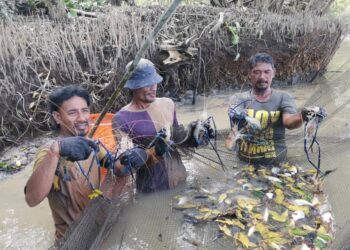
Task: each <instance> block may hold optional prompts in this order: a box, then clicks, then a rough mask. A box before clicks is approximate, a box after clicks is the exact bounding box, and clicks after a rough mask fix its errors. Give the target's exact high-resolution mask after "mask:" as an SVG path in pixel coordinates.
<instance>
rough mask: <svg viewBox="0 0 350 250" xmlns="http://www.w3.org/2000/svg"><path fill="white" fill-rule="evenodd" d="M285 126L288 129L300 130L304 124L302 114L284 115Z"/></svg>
mask: <svg viewBox="0 0 350 250" xmlns="http://www.w3.org/2000/svg"><path fill="white" fill-rule="evenodd" d="M282 120H283V125H284V126H285V127H286V128H287V129H295V128H299V127H300V126H301V125H302V124H303V118H302V115H301V114H300V113H296V114H283V116H282Z"/></svg>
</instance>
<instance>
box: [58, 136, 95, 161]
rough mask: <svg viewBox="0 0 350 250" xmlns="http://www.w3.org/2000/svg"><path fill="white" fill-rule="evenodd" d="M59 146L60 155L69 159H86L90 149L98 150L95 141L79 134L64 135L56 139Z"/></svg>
mask: <svg viewBox="0 0 350 250" xmlns="http://www.w3.org/2000/svg"><path fill="white" fill-rule="evenodd" d="M58 143H59V147H60V156H62V157H65V158H67V160H69V161H81V160H85V159H87V158H88V157H89V156H90V154H91V151H92V150H93V149H94V150H96V151H98V146H97V144H96V143H95V142H93V141H91V140H89V139H86V138H84V137H81V136H74V137H66V138H62V139H60V140H59V141H58Z"/></svg>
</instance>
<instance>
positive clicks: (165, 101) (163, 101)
mask: <svg viewBox="0 0 350 250" xmlns="http://www.w3.org/2000/svg"><path fill="white" fill-rule="evenodd" d="M155 105H156V106H157V107H164V106H166V107H174V106H175V103H174V101H173V100H171V99H170V98H168V97H157V99H156V101H155Z"/></svg>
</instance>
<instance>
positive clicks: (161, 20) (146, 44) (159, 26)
mask: <svg viewBox="0 0 350 250" xmlns="http://www.w3.org/2000/svg"><path fill="white" fill-rule="evenodd" d="M180 2H181V0H174V1H173V2H172V4H171V5H170V6H169V8H168V9H167V11H166V12H165V13H164V14H163V15H162V16H161V17H160V18H159V20H158V22H157V24H156V26H155V27H154V28H153V30H152V31H151V34H149V36H148V37H147V39H146V40H145V41H144V42H143V44H142V46H141V48H140V49H139V51H138V52H137V54H136V56H135V58H134V60H133V62H132V64H131V65H130V67H129V68H128V69H127V71H126V72H125V74H124V75H123V78H122V79H121V80H120V82H119V83H118V84H117V88H116V90H115V91H114V92H113V94H112V95H111V97H110V98H109V100H108V102H107V103H106V105H105V106H104V107H103V110H102V112H101V113H100V115H99V117H98V118H97V120H96V122H95V124H94V126H93V127H92V129H91V130H90V132H89V135H88V136H89V137H90V138H91V137H92V136H93V135H94V133H95V132H96V129H97V127H98V125H99V124H100V123H101V121H102V119H103V117H104V116H105V115H106V113H107V111H108V110H109V108H110V107H111V106H112V105H113V103H114V101H115V100H116V99H117V97H118V96H119V94H120V92H121V91H122V89H123V87H124V85H125V83H126V81H127V80H128V79H129V78H130V76H131V75H132V74H133V72H134V70H135V68H136V66H137V64H138V63H139V61H140V59H141V57H142V56H143V54H144V53H145V52H146V50H147V49H148V47H149V46H150V44H151V42H152V41H153V40H154V38H155V37H156V35H157V34H158V32H159V31H160V30H161V29H162V27H163V26H164V24H165V23H166V22H167V21H168V19H169V18H170V17H171V16H172V14H173V13H174V11H175V10H176V8H177V6H178V5H179V4H180ZM115 79H116V73H114V75H113V77H112V82H114V81H115Z"/></svg>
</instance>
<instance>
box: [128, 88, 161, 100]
mask: <svg viewBox="0 0 350 250" xmlns="http://www.w3.org/2000/svg"><path fill="white" fill-rule="evenodd" d="M156 97H157V84H153V85H151V86H147V87H143V88H139V89H135V90H134V91H133V99H135V100H137V101H141V102H143V103H152V102H154V101H155V100H156Z"/></svg>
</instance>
